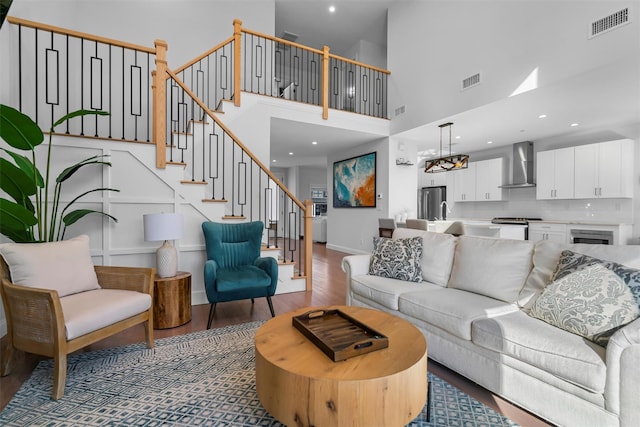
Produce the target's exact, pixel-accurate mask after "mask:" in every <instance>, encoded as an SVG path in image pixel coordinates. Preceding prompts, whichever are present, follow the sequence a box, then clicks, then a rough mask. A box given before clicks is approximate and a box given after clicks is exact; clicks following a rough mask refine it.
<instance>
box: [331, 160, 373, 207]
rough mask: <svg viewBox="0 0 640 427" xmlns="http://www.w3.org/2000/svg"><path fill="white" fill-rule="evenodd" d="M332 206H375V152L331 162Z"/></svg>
mask: <svg viewBox="0 0 640 427" xmlns="http://www.w3.org/2000/svg"><path fill="white" fill-rule="evenodd" d="M333 207H334V208H375V207H376V153H375V152H373V153H368V154H363V155H361V156H357V157H351V158H350V159H345V160H340V161H338V162H334V163H333Z"/></svg>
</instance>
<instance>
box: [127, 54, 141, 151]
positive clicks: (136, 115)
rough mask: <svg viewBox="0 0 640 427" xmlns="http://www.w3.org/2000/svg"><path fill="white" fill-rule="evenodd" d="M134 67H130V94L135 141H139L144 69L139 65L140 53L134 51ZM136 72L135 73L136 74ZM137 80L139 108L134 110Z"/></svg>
mask: <svg viewBox="0 0 640 427" xmlns="http://www.w3.org/2000/svg"><path fill="white" fill-rule="evenodd" d="M133 58H134V59H133V65H132V66H131V67H130V71H129V74H130V75H131V86H130V88H129V92H130V95H129V96H130V104H131V115H132V116H133V129H134V132H133V140H134V141H137V140H138V118H139V117H140V116H141V115H142V68H141V67H140V66H139V65H138V51H136V50H134V51H133ZM134 71H135V73H134ZM134 77H135V80H136V82H137V84H138V97H137V100H138V105H137V106H136V107H137V108H134V99H133V98H134V97H133V86H134V84H133V82H134Z"/></svg>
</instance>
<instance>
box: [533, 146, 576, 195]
mask: <svg viewBox="0 0 640 427" xmlns="http://www.w3.org/2000/svg"><path fill="white" fill-rule="evenodd" d="M574 170H575V166H574V147H568V148H560V149H558V150H549V151H540V152H538V154H537V156H536V180H537V184H536V199H538V200H549V199H573V198H574V189H573V183H574Z"/></svg>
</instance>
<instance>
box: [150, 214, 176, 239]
mask: <svg viewBox="0 0 640 427" xmlns="http://www.w3.org/2000/svg"><path fill="white" fill-rule="evenodd" d="M143 219H144V240H145V241H147V242H157V241H161V240H176V239H181V238H182V223H183V219H182V214H179V213H157V214H146V215H143Z"/></svg>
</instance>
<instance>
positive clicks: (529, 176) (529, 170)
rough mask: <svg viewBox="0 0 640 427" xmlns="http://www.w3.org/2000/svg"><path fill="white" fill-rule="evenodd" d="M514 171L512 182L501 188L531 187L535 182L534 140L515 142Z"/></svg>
mask: <svg viewBox="0 0 640 427" xmlns="http://www.w3.org/2000/svg"><path fill="white" fill-rule="evenodd" d="M512 167H513V172H512V180H511V184H505V185H502V186H501V188H530V187H535V186H536V184H535V182H533V142H531V141H523V142H517V143H515V144H513V165H512Z"/></svg>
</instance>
